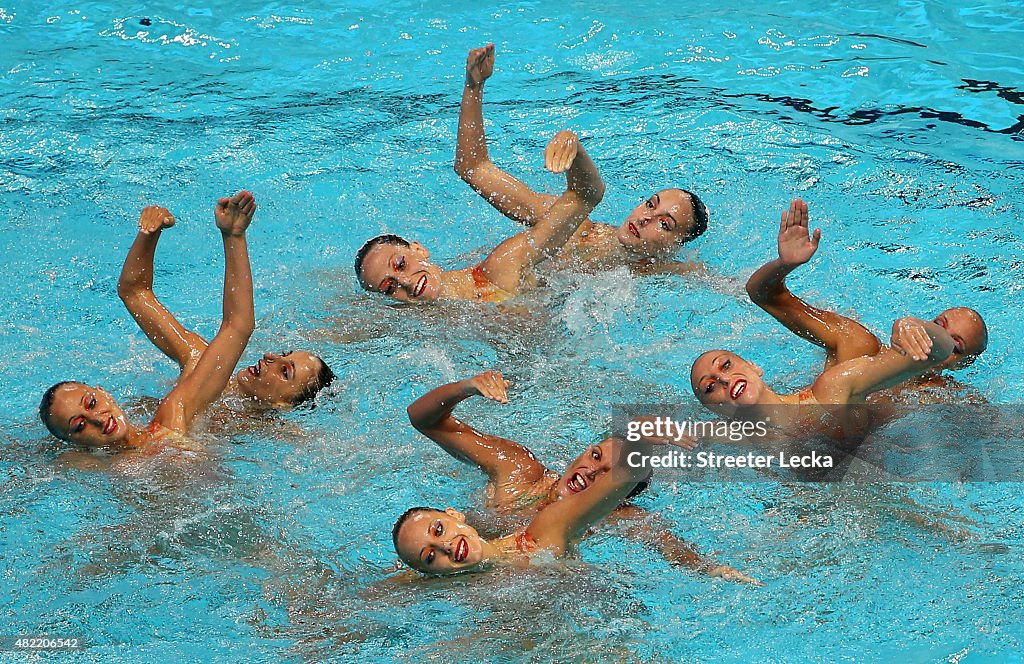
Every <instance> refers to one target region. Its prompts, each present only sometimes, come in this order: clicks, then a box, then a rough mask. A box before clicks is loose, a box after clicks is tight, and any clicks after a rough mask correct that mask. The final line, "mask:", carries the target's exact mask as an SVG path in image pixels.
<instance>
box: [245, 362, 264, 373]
mask: <svg viewBox="0 0 1024 664" xmlns="http://www.w3.org/2000/svg"><path fill="white" fill-rule="evenodd" d="M262 361H263V360H260V361H259V362H257V363H256V364H254V365H252V366H251V367H249V368H248V369H247V370H246V371H248V372H249V373H250V374H252V375H253V376H259V375H260V371H262V368H261V367H260V362H262Z"/></svg>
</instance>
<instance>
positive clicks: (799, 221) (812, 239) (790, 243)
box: [779, 198, 821, 265]
mask: <svg viewBox="0 0 1024 664" xmlns="http://www.w3.org/2000/svg"><path fill="white" fill-rule="evenodd" d="M819 240H821V229H820V228H816V229H814V235H813V236H812V235H811V234H810V227H809V215H808V212H807V203H804V201H803V199H800V198H796V199H794V200H793V202H792V203H790V205H789V210H788V211H786V212H783V213H782V222H781V223H780V224H779V260H781V261H782V262H783V263H785V264H787V265H803V264H804V263H806V262H807V261H809V260H811V256H813V255H814V252H816V251H817V250H818V241H819Z"/></svg>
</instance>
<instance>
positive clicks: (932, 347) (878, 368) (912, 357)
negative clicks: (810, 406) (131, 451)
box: [814, 318, 953, 404]
mask: <svg viewBox="0 0 1024 664" xmlns="http://www.w3.org/2000/svg"><path fill="white" fill-rule="evenodd" d="M908 325H911V326H913V327H914V328H915V329H917V330H919V331H920V332H921V333H922V334H923V335H924V336H925V337H926V338H927V343H926V344H923V343H922V345H921V346H919V348H925V347H926V350H923V351H922V350H917V351H913V350H912V351H910V352H907V351H904V350H893V349H891V348H884V349H882V351H881V352H879V353H878V354H877V355H875V356H874V357H858V358H854V359H852V360H847V361H846V362H843V363H841V364H838V365H836V366H835V367H833V368H832V369H829V370H827V371H825V372H824V373H823V374H821V376H819V377H818V379H817V380H816V381H815V382H814V396H815V398H816V399H817V400H818V401H819V402H820V403H831V404H844V403H858V402H861V401H863V400H864V398H865V397H867V395H869V394H871V393H872V392H877V391H878V390H884V389H886V388H889V387H893V386H894V385H898V384H900V383H902V382H903V381H905V380H908V379H910V378H913V377H915V376H919V375H921V374H923V373H925V372H926V371H928V370H929V369H931V368H932V367H935V366H938V365H939V364H941V363H942V362H943V361H944V360H945V359H946V358H947V357H949V354H950V353H952V352H953V338H952V337H951V336H949V333H948V332H946V330H944V329H943V328H942V327H941V326H940V325H937V324H935V323H932V322H930V321H925V320H921V319H919V318H901V319H899V320H897V321H896V322H895V323H893V337H894V338H895V337H897V336H898V335H900V334H901V332H902V330H903V329H904V328H905V327H906V326H908ZM893 345H894V346H897V347H900V346H901V345H909V342H902V343H896V342H894V344H893Z"/></svg>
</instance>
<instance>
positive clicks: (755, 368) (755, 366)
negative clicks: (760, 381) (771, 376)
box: [750, 362, 764, 376]
mask: <svg viewBox="0 0 1024 664" xmlns="http://www.w3.org/2000/svg"><path fill="white" fill-rule="evenodd" d="M750 366H752V367H754V371H756V372H757V375H758V376H763V375H764V369H762V368H761V367H759V366H758V365H756V364H754V363H753V362H751V363H750Z"/></svg>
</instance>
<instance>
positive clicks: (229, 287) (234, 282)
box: [221, 233, 256, 366]
mask: <svg viewBox="0 0 1024 664" xmlns="http://www.w3.org/2000/svg"><path fill="white" fill-rule="evenodd" d="M222 235H223V238H224V309H223V320H222V323H221V329H222V330H223V328H224V327H231V328H233V329H234V331H235V332H236V333H242V334H244V340H243V341H241V349H240V350H239V351H238V355H239V356H241V354H242V351H243V350H245V346H246V344H247V343H248V342H249V336H250V335H252V333H253V331H254V330H255V329H256V310H255V306H254V304H253V293H252V268H251V267H250V264H249V246H248V244H247V243H246V240H245V235H244V234H238V235H234V234H227V233H222ZM232 366H234V365H232Z"/></svg>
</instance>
